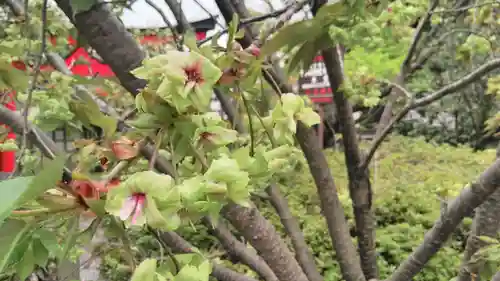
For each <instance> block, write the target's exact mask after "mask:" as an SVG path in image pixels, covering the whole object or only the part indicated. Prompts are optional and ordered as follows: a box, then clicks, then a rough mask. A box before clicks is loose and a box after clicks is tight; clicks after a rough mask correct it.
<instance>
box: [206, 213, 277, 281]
mask: <svg viewBox="0 0 500 281" xmlns="http://www.w3.org/2000/svg"><path fill="white" fill-rule="evenodd" d="M203 222H204V224H205V225H206V226H210V228H209V229H210V230H211V232H212V233H213V234H214V236H215V237H217V238H218V239H219V241H220V242H221V243H222V245H223V247H224V249H226V250H227V251H228V252H229V254H230V255H232V256H234V257H237V258H238V259H240V260H241V261H242V262H243V263H244V264H246V265H248V266H249V267H250V268H251V269H252V270H253V271H255V272H257V273H258V274H259V275H260V276H261V277H262V278H263V279H264V280H265V281H279V280H278V278H277V277H276V275H275V274H274V272H273V271H272V270H271V268H270V267H269V265H267V263H266V262H265V261H264V260H263V259H262V258H261V257H260V256H257V255H249V254H248V248H247V247H246V245H245V244H243V243H242V242H240V241H238V239H236V238H235V237H234V235H233V234H232V233H231V231H230V230H229V228H227V226H226V225H225V223H224V222H223V221H222V220H220V221H219V222H214V221H213V220H211V219H210V218H208V217H205V218H203Z"/></svg>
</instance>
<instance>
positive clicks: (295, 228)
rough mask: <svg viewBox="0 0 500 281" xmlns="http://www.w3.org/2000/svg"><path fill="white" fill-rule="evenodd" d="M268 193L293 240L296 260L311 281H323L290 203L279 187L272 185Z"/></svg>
mask: <svg viewBox="0 0 500 281" xmlns="http://www.w3.org/2000/svg"><path fill="white" fill-rule="evenodd" d="M267 193H268V194H269V196H270V200H271V204H272V205H273V207H274V209H275V210H276V213H278V216H279V217H280V220H281V223H282V224H283V226H284V227H285V231H286V233H287V234H288V236H290V239H291V240H292V244H293V249H294V250H295V258H296V259H297V261H298V262H299V263H300V266H302V269H303V270H304V273H305V274H306V275H307V277H308V278H309V281H322V280H323V277H322V276H321V274H320V273H319V271H318V269H317V267H316V264H315V263H314V257H313V255H312V254H311V251H310V249H309V246H308V245H307V243H306V240H305V238H304V234H303V233H302V230H301V229H300V225H299V223H298V221H297V219H296V218H295V217H294V216H293V215H292V212H290V208H289V207H288V203H287V201H286V199H285V197H284V196H283V195H282V194H281V191H280V188H279V186H277V185H276V184H271V185H270V186H269V187H268V188H267Z"/></svg>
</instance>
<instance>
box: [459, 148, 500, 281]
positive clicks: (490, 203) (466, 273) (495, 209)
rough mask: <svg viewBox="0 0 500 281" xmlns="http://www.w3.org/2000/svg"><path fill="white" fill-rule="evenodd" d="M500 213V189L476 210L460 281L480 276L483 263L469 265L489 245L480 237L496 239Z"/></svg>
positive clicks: (499, 156) (498, 151)
mask: <svg viewBox="0 0 500 281" xmlns="http://www.w3.org/2000/svg"><path fill="white" fill-rule="evenodd" d="M499 158H500V145H499V146H498V147H497V159H499ZM499 213H500V189H499V190H496V191H495V192H493V194H492V195H490V197H488V199H487V200H486V201H485V202H484V203H483V204H481V205H480V206H479V207H478V208H477V209H476V213H475V215H474V221H473V223H472V227H471V231H470V234H469V237H468V238H467V244H466V246H465V252H464V257H463V260H462V265H461V266H460V272H459V275H458V281H470V280H472V276H473V275H475V276H478V275H479V273H480V272H481V270H482V267H483V264H484V263H483V262H481V261H478V262H477V263H474V264H473V265H472V264H469V262H470V261H471V258H472V256H473V255H474V254H475V253H476V252H477V251H478V250H479V249H481V248H483V247H484V246H486V245H487V243H485V242H484V241H481V240H480V239H479V237H480V236H488V237H491V238H496V236H497V234H498V230H499V228H500V216H498V214H499Z"/></svg>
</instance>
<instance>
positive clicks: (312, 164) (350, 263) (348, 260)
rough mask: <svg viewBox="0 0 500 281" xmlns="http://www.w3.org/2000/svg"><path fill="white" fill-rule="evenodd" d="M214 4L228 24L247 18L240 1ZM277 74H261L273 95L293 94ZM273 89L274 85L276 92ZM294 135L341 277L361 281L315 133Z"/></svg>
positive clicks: (302, 129) (301, 129) (303, 130)
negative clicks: (300, 150)
mask: <svg viewBox="0 0 500 281" xmlns="http://www.w3.org/2000/svg"><path fill="white" fill-rule="evenodd" d="M216 3H217V4H218V6H219V10H220V11H221V13H222V15H223V16H224V19H225V20H226V22H229V21H231V19H232V17H233V14H234V13H235V12H237V13H238V14H239V16H240V17H241V18H245V17H244V16H245V15H248V11H247V10H246V7H245V6H244V4H243V2H242V1H234V2H231V3H233V4H230V3H228V1H224V0H216ZM234 3H236V4H234ZM236 8H238V9H240V10H237V9H236ZM247 31H248V30H247ZM253 37H255V36H254V34H251V32H250V31H248V32H247V33H245V36H244V37H243V38H242V39H240V40H239V43H240V44H241V45H242V46H243V47H244V48H246V47H248V46H249V45H250V44H251V43H252V38H253ZM273 68H277V66H276V65H273ZM280 74H281V71H280V69H269V70H267V71H265V72H264V73H263V75H264V78H265V79H266V80H267V81H268V82H269V84H270V85H271V86H272V87H273V88H274V90H275V91H278V92H283V93H292V92H293V89H292V87H291V86H290V85H288V84H287V83H286V79H285V78H284V77H283V76H282V75H280ZM275 85H277V88H276V86H275ZM296 135H297V139H298V141H299V144H300V146H301V148H302V151H303V152H304V155H305V157H306V159H307V162H308V164H309V169H310V171H311V174H312V176H313V178H314V181H315V184H316V187H317V189H318V194H319V198H320V202H321V209H322V212H323V214H324V215H325V217H326V221H327V225H328V230H329V233H330V236H331V239H332V243H333V246H334V249H335V252H336V255H337V258H338V261H339V264H340V268H341V271H342V276H343V277H344V279H345V280H347V281H364V280H365V277H364V275H363V271H362V269H361V266H360V262H359V258H358V256H357V253H356V249H355V248H354V245H353V244H352V243H351V236H350V233H349V228H348V225H347V222H346V219H345V213H344V209H343V208H342V205H341V203H340V200H339V197H338V193H337V189H336V186H335V181H334V179H333V176H332V174H331V171H330V169H329V167H328V162H327V161H326V158H325V155H324V154H323V151H322V150H321V147H319V142H318V139H317V136H316V134H315V132H314V129H312V128H307V127H306V126H305V125H304V124H302V123H300V122H299V123H298V124H297V133H296ZM304 270H305V269H304Z"/></svg>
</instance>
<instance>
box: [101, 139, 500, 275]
mask: <svg viewBox="0 0 500 281" xmlns="http://www.w3.org/2000/svg"><path fill="white" fill-rule="evenodd" d="M326 155H327V158H328V161H329V165H330V168H331V171H332V173H333V175H334V178H335V183H336V186H337V189H338V192H339V196H340V199H341V202H342V204H343V206H344V208H345V210H346V216H347V218H348V220H349V224H350V226H351V227H353V225H354V223H353V220H352V207H351V201H350V198H349V194H348V190H347V176H346V175H347V174H346V168H345V161H344V154H343V153H342V152H340V151H339V152H335V151H332V150H329V151H326ZM494 157H495V152H494V151H491V150H487V151H483V152H479V153H474V152H472V150H471V149H470V148H467V147H452V146H449V145H439V146H438V145H433V144H431V143H427V142H425V140H424V139H423V138H420V139H415V138H406V137H401V136H393V137H391V139H390V140H389V141H388V142H386V143H384V144H383V145H382V147H381V148H380V150H379V151H378V152H377V154H376V157H375V161H373V163H372V164H371V165H370V172H371V177H372V186H373V191H374V202H375V203H374V208H375V215H376V221H377V232H376V234H377V252H378V255H379V259H378V263H379V269H380V273H381V278H386V277H388V275H389V274H390V273H392V272H393V271H394V269H395V268H396V266H397V265H399V264H400V263H401V262H402V261H403V260H404V259H405V258H406V257H407V256H408V255H409V254H410V253H411V252H412V250H413V249H414V248H415V247H417V246H418V245H419V244H420V243H421V241H422V239H423V237H424V233H425V232H426V231H427V230H428V229H429V228H430V227H431V226H432V225H433V223H434V221H435V220H436V219H437V218H438V216H439V212H440V204H441V203H440V202H441V201H440V199H439V197H438V195H441V196H442V197H447V198H452V197H454V196H455V195H456V194H457V193H458V192H459V191H460V190H461V188H462V187H463V186H464V185H465V184H467V183H468V182H470V181H471V180H474V179H475V178H476V177H477V176H478V175H479V174H480V173H481V172H482V171H483V170H484V169H485V168H486V167H487V166H488V165H489V164H490V163H492V161H493V160H494ZM300 169H301V171H298V172H297V173H294V174H293V175H292V176H291V177H289V178H287V179H284V180H282V182H281V184H282V185H281V187H282V190H283V193H284V195H285V196H286V198H287V199H288V202H289V206H290V208H291V210H292V212H293V214H294V215H295V216H296V217H297V218H298V220H299V222H300V225H301V228H302V230H303V232H304V235H305V238H306V241H307V243H308V245H309V246H310V248H311V249H312V251H313V253H314V256H315V259H316V263H317V265H318V266H319V268H320V270H321V272H322V274H323V275H324V276H325V281H333V280H341V277H340V270H339V268H338V264H337V263H336V261H335V253H334V251H333V249H332V244H331V241H330V236H329V234H328V230H327V227H326V223H325V220H324V218H323V217H322V216H321V214H320V203H319V198H318V196H317V193H316V187H315V185H314V182H313V180H312V177H311V175H310V173H309V172H308V170H307V169H308V168H307V166H303V167H301V168H300ZM256 204H257V205H258V206H259V208H260V210H261V212H262V213H263V214H264V216H265V217H267V218H269V219H270V220H271V221H272V222H273V223H274V225H275V226H276V229H277V230H278V231H280V232H281V233H282V234H283V227H282V225H281V223H280V221H279V217H278V216H277V215H276V213H275V212H274V209H273V208H272V207H270V204H269V203H268V202H265V201H261V202H256ZM469 221H470V220H469ZM467 229H468V225H467V224H465V225H464V226H462V227H461V228H460V229H459V230H458V231H457V232H456V233H455V235H454V236H453V237H452V239H451V241H449V242H448V243H447V244H446V246H445V247H444V248H443V249H442V250H441V251H440V252H439V253H438V254H437V255H436V256H435V257H434V258H433V259H432V260H431V261H430V263H429V264H428V265H427V266H426V268H425V270H423V271H422V272H421V273H420V274H419V275H417V277H416V278H415V280H416V281H448V280H450V279H451V278H453V277H454V276H455V275H456V273H457V268H458V266H459V264H460V260H461V253H462V251H463V242H464V241H463V240H464V237H465V232H466V231H467ZM208 233H209V232H208V230H207V229H206V228H205V227H203V226H198V225H197V226H196V230H194V229H193V228H192V227H184V228H183V229H182V230H181V231H180V234H182V235H183V236H184V237H185V238H186V239H187V240H189V241H190V242H191V243H193V244H194V245H195V246H196V247H199V248H200V249H201V250H203V251H204V252H206V253H207V255H209V256H211V257H213V258H215V259H216V260H218V261H220V262H221V263H223V264H225V265H227V266H229V267H231V268H233V269H235V270H237V271H239V272H243V273H248V274H249V275H252V276H255V273H254V272H251V271H250V270H249V269H248V267H246V266H242V265H233V264H231V263H230V262H229V261H228V260H227V258H228V257H227V256H226V255H225V254H223V253H224V251H223V249H222V248H221V247H220V245H219V244H218V242H217V240H216V239H215V238H213V237H210V236H208ZM283 237H284V239H285V240H286V241H287V242H288V243H289V240H288V238H287V237H286V236H285V235H284V234H283ZM353 242H355V240H354V239H353ZM108 269H109V268H108ZM111 271H112V270H111ZM108 273H111V272H108ZM113 280H115V279H113Z"/></svg>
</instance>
